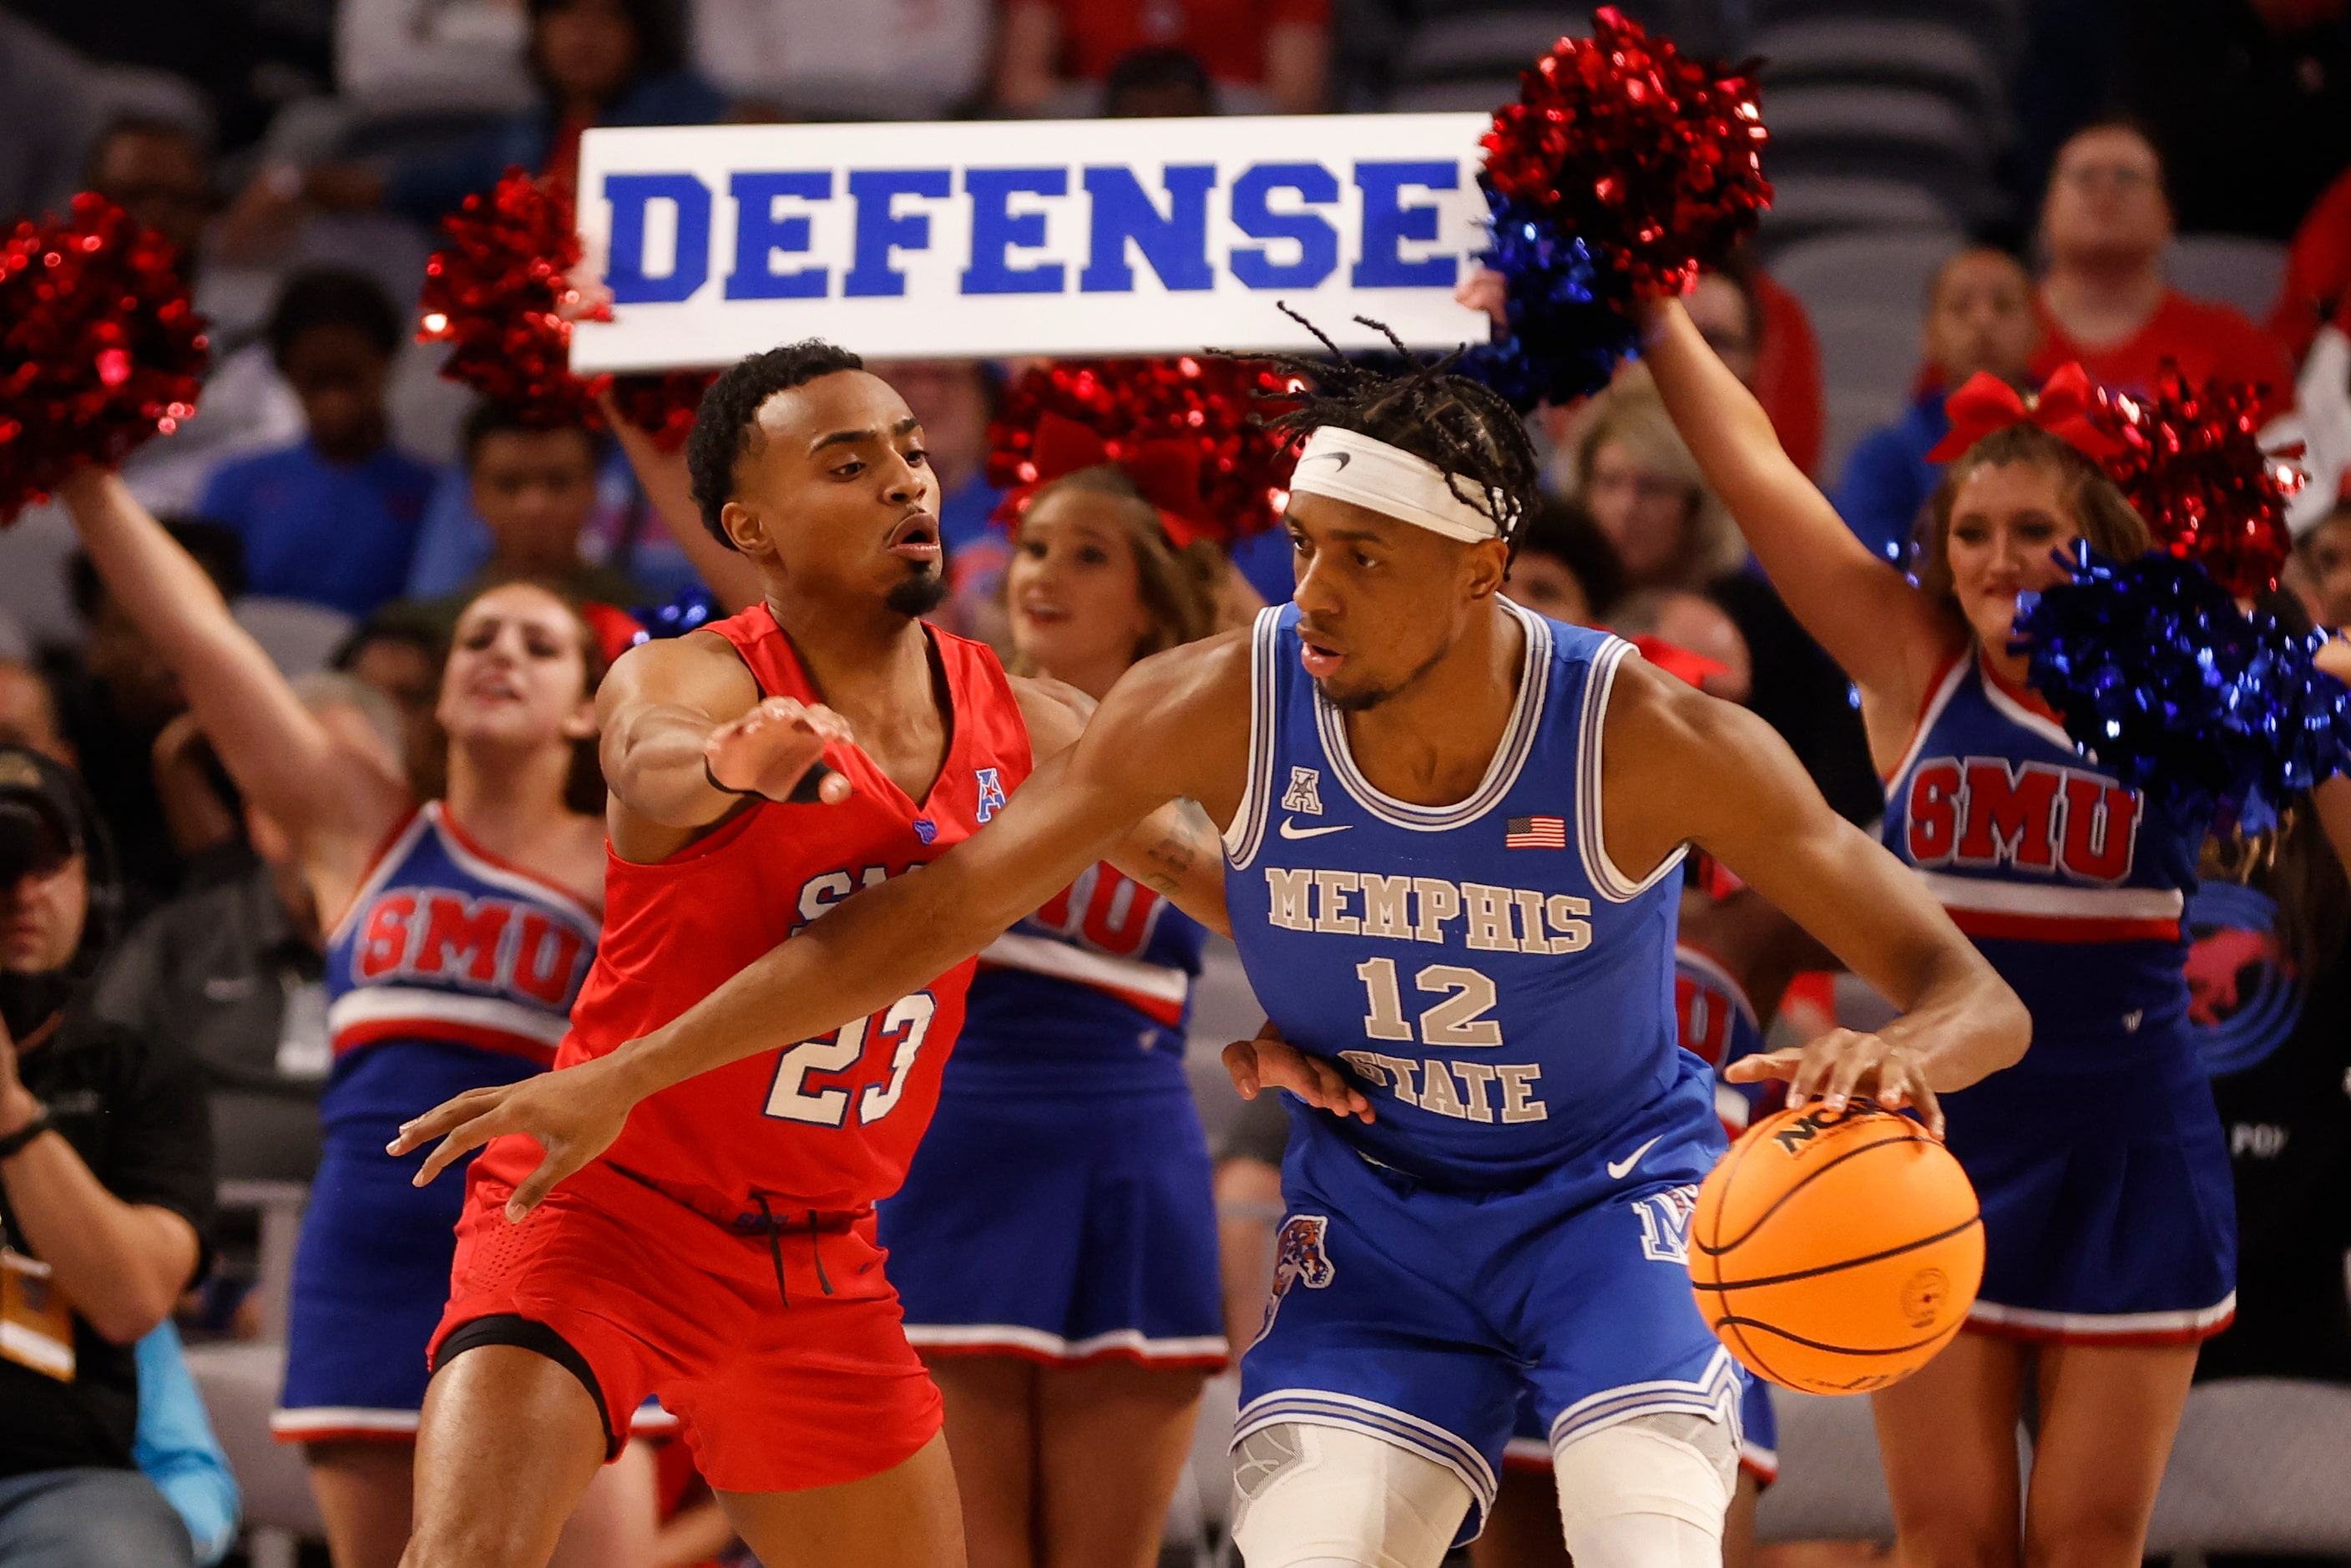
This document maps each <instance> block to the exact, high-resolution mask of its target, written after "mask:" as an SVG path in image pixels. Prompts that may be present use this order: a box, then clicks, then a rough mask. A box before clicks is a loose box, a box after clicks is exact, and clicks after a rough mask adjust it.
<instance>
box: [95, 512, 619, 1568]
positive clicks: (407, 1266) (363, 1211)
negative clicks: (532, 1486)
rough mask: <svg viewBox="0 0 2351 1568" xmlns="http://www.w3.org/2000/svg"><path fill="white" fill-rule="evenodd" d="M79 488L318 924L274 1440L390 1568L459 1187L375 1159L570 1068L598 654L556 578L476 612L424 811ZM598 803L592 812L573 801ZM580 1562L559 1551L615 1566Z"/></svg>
mask: <svg viewBox="0 0 2351 1568" xmlns="http://www.w3.org/2000/svg"><path fill="white" fill-rule="evenodd" d="M65 499H66V501H67V504H68V507H69V508H70V510H71V511H72V514H73V517H74V521H75V524H76V526H77V527H78V529H79V530H80V533H81V538H82V543H83V546H84V548H85V549H88V550H89V556H90V559H92V561H93V562H94V563H95V564H96V565H97V568H98V570H99V575H100V576H101V577H103V578H104V579H105V580H106V584H107V588H108V590H109V591H110V593H111V594H112V596H113V598H114V600H115V601H116V602H117V603H119V604H120V605H121V606H122V607H123V609H124V611H125V612H126V613H128V614H129V615H130V616H131V620H132V621H133V622H135V623H136V624H137V625H138V626H139V628H140V630H141V632H144V633H145V634H146V636H147V637H148V638H149V640H150V641H152V643H154V644H155V647H156V648H157V650H158V651H159V652H160V653H161V654H162V657H163V659H164V660H165V661H166V662H167V663H168V664H170V665H171V667H172V672H173V673H174V674H176V675H178V677H179V679H180V682H181V685H183V687H184V688H185V689H186V691H187V695H188V700H189V703H190V705H191V706H193V709H194V711H195V714H196V716H197V718H198V720H199V721H200V722H201V723H202V724H203V726H204V734H205V735H206V737H208V738H210V740H211V741H212V743H213V746H214V749H215V750H216V751H217V752H218V754H219V756H220V758H221V760H222V761H223V763H225V765H226V767H227V768H228V770H229V772H230V774H231V776H232V777H234V778H235V780H236V783H237V787H238V788H239V789H241V790H242V791H243V792H244V795H245V798H246V803H247V806H248V809H249V810H254V811H256V812H257V813H259V814H260V815H261V816H262V817H263V818H264V819H266V821H267V822H269V823H270V824H272V825H274V827H275V828H276V829H277V831H282V832H283V833H285V834H286V835H287V837H288V838H289V839H290V840H291V841H292V843H293V845H294V848H295V851H296V852H297V853H298V855H299V857H300V860H301V863H302V867H303V869H304V872H305V873H306V874H307V875H308V879H309V883H310V886H311V889H312V891H313V892H314V893H315V894H316V895H317V898H318V903H319V910H320V911H321V912H322V913H323V914H324V915H326V917H327V918H328V920H329V931H330V933H331V935H330V937H329V954H328V976H327V984H328V991H329V998H330V1002H329V1029H330V1032H331V1035H332V1039H333V1044H334V1049H335V1064H334V1069H333V1076H332V1077H331V1078H330V1079H329V1082H328V1086H327V1090H326V1093H325V1096H324V1099H323V1101H322V1103H321V1105H320V1111H321V1114H322V1116H323V1119H324V1122H325V1134H326V1141H325V1154H324V1157H323V1159H322V1161H321V1163H320V1165H319V1174H318V1178H317V1180H316V1183H315V1184H314V1185H313V1186H312V1189H311V1195H310V1205H309V1208H308V1212H307V1213H306V1215H305V1216H304V1218H303V1226H302V1239H301V1243H300V1248H299V1250H298V1256H297V1259H296V1262H295V1271H294V1284H293V1293H292V1300H291V1303H290V1319H289V1322H288V1324H287V1339H288V1345H287V1372H286V1386H285V1391H284V1396H283V1399H282V1406H283V1407H282V1408H281V1409H280V1410H279V1411H278V1412H277V1415H276V1416H274V1417H273V1418H272V1423H271V1425H272V1427H273V1428H274V1429H275V1431H276V1434H277V1437H278V1438H279V1439H280V1440H281V1441H287V1442H299V1443H302V1444H303V1445H305V1447H306V1450H307V1454H308V1460H309V1466H310V1479H311V1487H312V1490H314V1491H315V1492H316V1493H317V1495H318V1499H319V1511H320V1512H321V1513H322V1514H323V1515H324V1517H325V1521H326V1525H327V1534H328V1542H329V1547H330V1549H331V1551H332V1552H333V1556H334V1561H335V1563H336V1568H392V1565H393V1564H394V1563H397V1562H398V1561H399V1559H400V1556H401V1553H402V1550H403V1548H404V1547H405V1545H406V1542H407V1540H408V1534H409V1509H410V1490H411V1483H410V1470H411V1463H412V1459H413V1454H414V1448H415V1441H416V1424H417V1412H418V1410H419V1409H420V1408H421V1406H422V1404H423V1396H424V1383H425V1365H424V1346H425V1342H426V1340H427V1339H428V1338H429V1337H430V1336H431V1334H432V1332H433V1329H434V1324H435V1323H436V1322H438V1321H439V1319H440V1315H441V1308H442V1305H443V1303H444V1301H446V1300H447V1298H448V1287H449V1260H450V1255H451V1252H452V1250H453V1249H454V1246H455V1240H454V1237H453V1232H452V1227H453V1226H454V1224H455V1219H456V1215H457V1207H458V1202H459V1199H460V1198H461V1197H462V1196H463V1194H464V1184H462V1183H449V1182H442V1183H438V1184H435V1185H434V1186H428V1187H424V1188H422V1189H419V1188H417V1187H413V1186H411V1185H410V1184H409V1177H410V1176H412V1175H413V1174H414V1172H415V1170H416V1168H417V1167H418V1166H419V1165H420V1164H421V1163H422V1156H421V1155H419V1156H413V1157H411V1158H407V1159H400V1160H395V1159H393V1158H392V1157H391V1156H390V1155H386V1154H385V1153H384V1145H386V1144H387V1143H388V1142H390V1141H391V1139H392V1136H393V1134H394V1132H395V1130H396V1129H397V1128H398V1126H399V1124H401V1123H402V1121H404V1120H406V1119H408V1118H410V1117H413V1116H415V1115H417V1114H419V1113H422V1112H423V1111H426V1110H429V1109H430V1108H431V1107H433V1106H434V1105H435V1104H438V1103H440V1102H442V1101H443V1100H445V1099H447V1098H448V1097H450V1096H451V1095H453V1094H456V1093H459V1092H463V1091H465V1090H467V1089H473V1088H477V1087H481V1086H483V1085H486V1084H495V1083H503V1082H510V1081H511V1080H513V1079H516V1078H518V1077H521V1076H523V1075H524V1074H526V1073H531V1072H537V1071H541V1070H542V1069H544V1068H545V1067H546V1066H547V1065H548V1064H549V1061H552V1060H553V1057H554V1053H555V1048H556V1045H557V1043H558V1042H559V1040H561V1039H562V1036H563V1031H564V1029H565V1026H566V1019H567V1018H568V1016H569V1011H570V1007H571V999H572V997H573V994H574V993H575V992H576V991H577V990H578V988H579V986H580V980H581V978H582V977H584V976H585V975H586V974H587V972H588V966H589V964H590V961H591V960H592V959H593V958H594V956H595V952H596V942H597V936H598V932H599V927H600V925H601V907H602V904H603V880H604V827H603V818H602V815H601V810H598V809H596V807H597V806H599V805H601V795H602V791H601V779H599V777H598V776H597V775H596V773H595V772H594V757H593V754H592V753H591V752H585V751H583V748H584V747H588V746H590V744H591V743H592V739H593V737H594V735H595V731H596V716H595V707H594V694H595V687H596V682H597V678H598V676H599V674H601V670H602V667H603V655H602V651H601V646H600V644H599V642H598V638H597V635H596V632H595V630H594V628H593V627H592V626H591V625H590V623H589V622H588V621H587V620H586V619H585V618H584V617H583V616H582V615H581V613H580V611H579V610H578V608H577V607H575V606H574V605H572V604H571V603H569V602H568V601H565V600H564V599H562V598H560V597H559V596H558V595H557V594H556V593H555V592H553V591H550V590H549V589H546V588H542V587H538V586H536V585H533V584H531V583H528V582H510V583H507V584H503V585H501V586H497V587H494V588H491V589H489V590H487V591H485V592H483V593H481V594H479V595H478V596H476V597H475V599H474V600H473V601H472V602H470V603H469V604H467V605H466V606H465V610H464V611H463V612H462V613H461V614H460V615H459V617H458V620H457V625H456V631H455V637H454V639H453V642H452V646H451V650H450V653H449V658H448V664H447V666H446V668H445V670H444V674H443V676H442V681H441V695H440V701H439V706H438V711H437V716H438V717H439V720H440V723H441V727H442V728H443V729H444V731H445V732H446V734H447V737H448V744H449V757H448V791H447V794H446V796H445V798H444V799H442V800H434V801H425V802H419V801H418V800H416V799H415V798H414V796H413V792H412V790H411V788H410V785H409V782H408V778H407V775H406V773H405V772H404V771H403V769H402V765H401V759H400V758H397V757H395V756H393V755H392V751H391V749H390V747H388V746H387V745H386V744H385V743H384V742H383V741H382V740H381V738H380V737H378V735H377V734H376V732H375V731H374V729H373V728H372V727H370V726H369V725H367V724H366V723H365V722H364V721H363V720H360V719H359V718H358V717H357V716H355V715H354V714H353V713H352V712H351V711H350V709H349V708H347V707H346V708H340V709H339V708H336V707H333V706H329V707H327V708H325V709H323V710H322V711H317V712H314V711H312V709H311V708H310V707H308V706H305V704H304V702H303V701H302V699H301V698H300V697H299V696H298V695H297V694H296V693H295V691H294V689H293V687H292V686H291V685H289V684H288V683H287V680H286V678H285V677H284V676H283V675H281V674H279V673H278V671H277V667H276V666H275V665H273V664H271V663H270V661H269V656H268V655H267V654H266V653H264V652H263V651H262V650H261V648H260V646H259V645H258V644H257V643H255V642H254V641H253V640H252V638H250V637H249V636H247V635H246V632H244V631H243V630H241V629H240V628H239V627H238V625H237V623H236V622H235V620H234V619H232V618H231V616H230V614H229V611H228V607H227V605H225V603H223V602H222V601H221V596H220V594H219V593H218V592H217V591H215V590H214V588H213V586H212V584H211V582H210V580H208V579H206V578H205V576H204V573H203V572H202V571H201V570H199V569H198V568H197V566H196V564H195V563H194V561H193V560H192V559H189V557H188V556H187V554H186V553H185V552H184V551H183V550H182V549H180V547H179V546H178V545H176V544H174V543H173V542H172V539H171V538H170V536H168V535H167V534H165V533H164V531H163V530H162V528H161V527H160V526H159V525H158V524H157V523H156V521H155V520H154V518H152V517H150V516H148V514H147V513H146V511H145V510H144V509H143V508H141V507H140V505H139V504H138V502H136V501H135V500H133V499H132V498H131V494H130V492H129V491H127V490H125V489H124V488H123V487H122V486H121V484H120V481H119V480H117V479H115V478H114V477H113V476H110V475H89V476H83V477H82V478H80V479H78V480H76V481H75V482H74V483H73V484H72V485H70V486H68V488H67V491H66V495H65ZM583 792H584V794H585V795H586V796H587V797H588V799H586V800H580V804H583V805H589V806H590V809H589V810H577V809H575V808H574V805H573V804H572V802H573V800H575V799H578V798H579V797H580V795H582V794H583ZM608 1473H609V1474H610V1475H611V1476H612V1477H613V1478H615V1479H613V1480H611V1481H608V1482H605V1483H602V1484H601V1485H600V1487H599V1489H598V1492H599V1495H597V1496H596V1497H595V1500H593V1501H592V1502H591V1504H590V1509H592V1510H595V1511H599V1512H600V1513H601V1512H603V1511H607V1510H611V1512H610V1513H608V1514H606V1515H605V1517H606V1518H607V1519H608V1520H611V1521H619V1520H626V1519H627V1518H628V1516H629V1511H630V1508H631V1503H630V1501H629V1500H626V1499H622V1498H616V1497H613V1496H608V1495H601V1494H606V1493H609V1492H610V1491H611V1489H612V1488H615V1487H621V1488H625V1487H627V1486H629V1485H631V1484H634V1485H636V1486H639V1487H641V1488H645V1491H646V1495H645V1496H644V1497H643V1498H642V1499H639V1500H637V1509H638V1511H639V1512H641V1513H643V1516H644V1518H643V1527H644V1528H649V1526H650V1509H651V1500H650V1490H649V1487H647V1486H646V1481H645V1478H644V1476H643V1474H642V1473H640V1472H635V1471H632V1470H630V1469H628V1468H627V1467H616V1468H614V1469H612V1470H611V1471H610V1472H608ZM623 1477H627V1478H632V1479H621V1478H623ZM583 1512H586V1511H585V1510H583ZM581 1550H582V1549H580V1548H579V1547H576V1546H575V1547H572V1548H568V1549H567V1555H565V1556H563V1557H561V1558H559V1561H561V1562H563V1563H567V1564H571V1565H576V1564H580V1563H585V1562H589V1561H603V1560H605V1559H603V1558H602V1557H601V1554H600V1552H598V1551H597V1550H596V1549H594V1548H592V1547H591V1548H587V1549H585V1550H586V1553H587V1554H586V1555H581V1554H580V1552H581Z"/></svg>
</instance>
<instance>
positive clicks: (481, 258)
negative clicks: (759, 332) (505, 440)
mask: <svg viewBox="0 0 2351 1568" xmlns="http://www.w3.org/2000/svg"><path fill="white" fill-rule="evenodd" d="M441 226H442V229H443V230H444V232H445V233H446V234H447V235H448V236H449V243H448V244H447V245H446V246H444V248H443V249H441V250H439V251H436V252H435V253H434V256H433V259H432V260H431V261H430V262H429V263H427V264H426V266H425V269H424V271H425V277H424V295H423V299H422V301H421V302H420V306H419V308H420V309H421V311H422V313H423V320H422V322H421V323H420V329H419V331H418V332H417V337H418V338H419V339H420V340H423V341H424V342H428V343H447V344H449V345H451V349H450V353H449V358H448V360H447V361H445V362H444V363H443V365H442V367H441V373H442V374H443V375H444V376H446V377H448V378H449V379H450V380H451V381H454V382H463V383H464V384H465V385H466V386H469V387H472V388H473V389H474V390H475V392H479V393H481V394H482V396H484V397H486V398H487V399H489V400H490V401H491V402H497V403H503V404H505V405H507V407H509V408H512V409H515V410H517V411H518V412H520V413H522V415H523V416H524V417H525V418H526V419H528V420H529V421H530V422H531V423H535V424H539V425H543V426H546V427H549V428H555V427H565V426H573V425H584V426H586V427H587V428H589V429H591V430H600V429H601V428H603V423H604V422H603V417H602V413H601V410H600V409H599V408H598V407H597V403H596V399H597V395H598V394H599V393H601V392H604V391H605V390H606V389H607V388H609V389H610V390H611V393H612V396H613V401H614V402H616V403H617V404H618V405H619V407H620V410H621V414H622V418H624V419H626V420H628V421H629V423H632V424H634V425H636V426H637V427H638V428H640V429H642V430H643V431H645V432H646V433H647V434H650V435H651V436H652V437H653V444H655V445H656V446H658V447H660V448H661V449H662V450H663V451H664V452H674V451H676V450H677V449H678V448H679V447H680V446H683V445H684V444H685V435H686V432H687V431H689V430H691V429H693V428H694V414H695V409H696V408H698V407H699V406H701V402H702V394H703V392H704V391H705V389H706V388H708V386H709V385H710V383H711V382H712V380H714V379H715V378H714V377H712V376H711V375H709V374H707V373H705V372H703V371H676V372H673V373H671V374H667V375H643V376H622V377H612V376H594V377H588V378H582V377H580V376H576V375H573V374H572V373H571V362H570V361H571V321H572V319H574V318H584V319H591V320H605V319H609V318H610V311H609V310H608V309H606V308H604V307H602V306H596V307H592V308H582V307H581V302H580V291H579V290H578V289H576V288H574V287H572V286H571V279H570V274H571V270H572V268H574V267H578V266H579V265H580V236H579V235H577V234H575V233H574V232H573V223H572V206H571V201H570V198H569V197H568V196H566V195H565V194H564V193H562V192H561V191H560V190H559V189H557V188H555V187H554V186H552V185H549V184H547V183H542V182H540V181H538V180H536V179H533V178H532V177H531V176H530V175H529V174H528V173H527V172H524V171H523V170H521V169H509V170H507V172H506V176H505V178H503V179H501V180H500V181H499V182H498V183H497V184H496V187H495V188H494V189H493V190H491V191H490V192H489V193H487V194H486V195H484V194H482V193H475V194H474V195H471V196H468V197H466V198H465V205H464V206H462V207H461V208H459V209H458V210H457V211H456V212H455V213H452V214H449V215H448V216H447V217H445V218H444V219H442V220H441Z"/></svg>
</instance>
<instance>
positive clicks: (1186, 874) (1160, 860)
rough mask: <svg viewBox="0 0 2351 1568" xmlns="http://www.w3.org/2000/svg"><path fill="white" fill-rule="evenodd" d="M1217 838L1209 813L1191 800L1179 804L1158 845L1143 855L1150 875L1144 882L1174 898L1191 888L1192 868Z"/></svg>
mask: <svg viewBox="0 0 2351 1568" xmlns="http://www.w3.org/2000/svg"><path fill="white" fill-rule="evenodd" d="M1214 837H1215V831H1214V827H1213V825H1212V824H1211V823H1210V822H1209V821H1208V818H1207V813H1206V812H1204V811H1202V810H1200V808H1199V807H1197V806H1196V805H1194V804H1193V803H1192V802H1191V801H1189V800H1178V801H1176V802H1175V821H1174V823H1173V825H1172V826H1170V827H1169V829H1168V831H1165V833H1163V834H1161V835H1160V838H1159V841H1158V842H1156V843H1155V844H1153V845H1152V846H1151V847H1150V848H1149V849H1147V850H1145V851H1144V854H1143V858H1144V862H1145V864H1146V865H1147V866H1148V867H1149V874H1148V875H1146V876H1145V877H1144V882H1145V883H1149V884H1150V886H1151V887H1152V888H1154V889H1155V891H1157V892H1159V893H1161V894H1167V895H1169V896H1171V897H1172V896H1173V895H1175V894H1177V893H1180V892H1182V891H1183V890H1184V889H1185V888H1186V886H1188V885H1190V880H1191V877H1192V873H1193V868H1194V867H1195V866H1196V865H1198V864H1199V863H1200V862H1201V860H1202V859H1203V858H1205V857H1206V856H1207V854H1208V852H1209V841H1210V840H1212V839H1213V838H1214Z"/></svg>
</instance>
